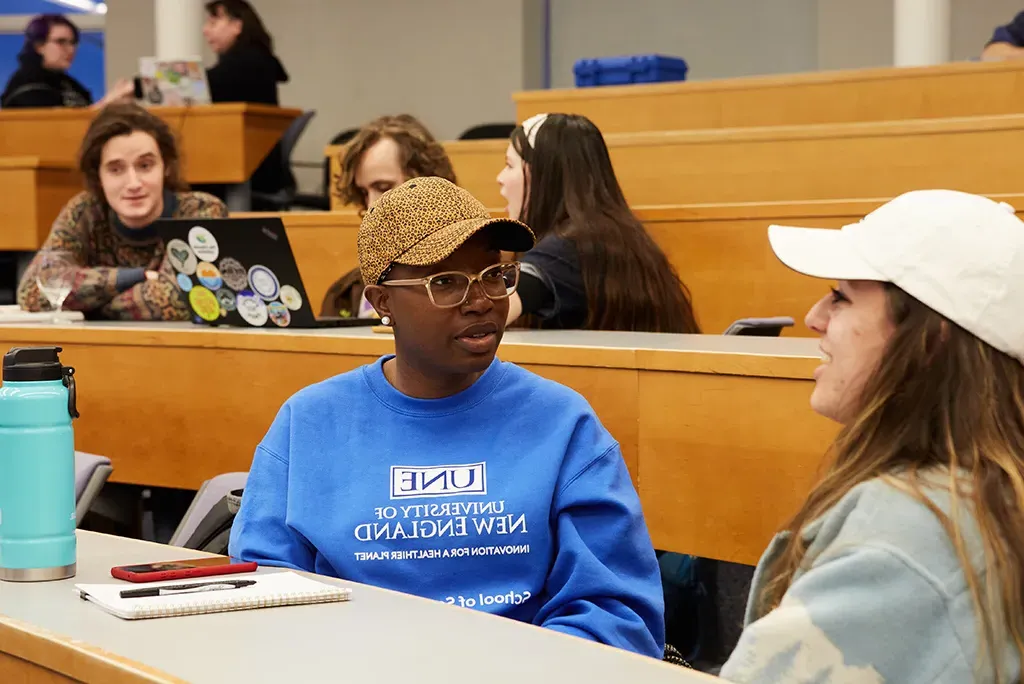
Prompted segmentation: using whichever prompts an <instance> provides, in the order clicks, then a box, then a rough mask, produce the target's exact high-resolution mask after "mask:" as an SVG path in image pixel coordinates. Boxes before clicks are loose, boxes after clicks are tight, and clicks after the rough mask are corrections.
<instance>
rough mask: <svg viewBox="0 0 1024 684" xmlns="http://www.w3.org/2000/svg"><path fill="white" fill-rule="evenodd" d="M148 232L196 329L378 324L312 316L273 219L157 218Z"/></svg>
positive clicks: (284, 240)
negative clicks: (159, 244)
mask: <svg viewBox="0 0 1024 684" xmlns="http://www.w3.org/2000/svg"><path fill="white" fill-rule="evenodd" d="M153 226H154V229H155V230H156V233H157V235H159V236H160V238H161V239H162V240H163V241H164V245H165V247H166V250H167V257H168V260H169V261H170V263H171V267H172V268H173V270H174V275H175V277H176V278H177V279H178V287H180V288H181V291H182V292H183V293H184V296H185V298H186V300H187V301H188V304H189V307H190V308H191V310H192V320H193V322H194V323H196V324H199V325H229V326H237V327H243V328H245V327H248V328H271V329H273V328H328V327H348V326H366V325H373V324H375V323H376V322H377V319H375V318H357V317H352V318H342V317H317V316H316V315H315V314H314V313H313V307H312V305H311V303H310V301H309V296H308V295H307V293H306V288H305V287H304V286H303V284H302V277H301V276H300V275H299V268H298V265H297V264H296V263H295V255H294V254H293V253H292V248H291V245H290V244H289V243H288V234H287V233H286V232H285V229H284V223H282V221H281V219H280V218H278V217H276V216H268V217H259V218H221V219H200V218H189V219H159V220H158V221H156V222H155V223H154V224H153Z"/></svg>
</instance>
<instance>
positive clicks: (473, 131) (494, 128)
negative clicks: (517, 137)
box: [459, 123, 516, 140]
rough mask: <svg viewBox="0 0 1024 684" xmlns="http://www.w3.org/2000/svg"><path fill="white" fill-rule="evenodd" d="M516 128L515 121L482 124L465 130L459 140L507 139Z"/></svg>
mask: <svg viewBox="0 0 1024 684" xmlns="http://www.w3.org/2000/svg"><path fill="white" fill-rule="evenodd" d="M514 130H516V125H515V124H514V123H488V124H480V125H478V126H473V127H472V128H467V129H466V130H465V131H463V133H462V135H460V136H459V140H507V139H508V138H509V136H511V135H512V131H514Z"/></svg>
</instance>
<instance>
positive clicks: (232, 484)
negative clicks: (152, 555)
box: [169, 472, 249, 546]
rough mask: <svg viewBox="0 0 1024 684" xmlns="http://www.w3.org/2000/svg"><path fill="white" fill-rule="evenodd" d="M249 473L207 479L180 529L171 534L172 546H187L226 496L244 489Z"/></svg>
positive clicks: (189, 508)
mask: <svg viewBox="0 0 1024 684" xmlns="http://www.w3.org/2000/svg"><path fill="white" fill-rule="evenodd" d="M248 477H249V473H247V472H245V473H224V474H222V475H218V476H217V477H214V478H212V479H210V480H207V481H206V482H204V483H203V484H202V486H201V487H200V488H199V491H198V492H196V496H195V498H194V499H192V504H191V505H190V506H189V507H188V510H187V511H185V516H184V517H183V518H182V519H181V522H180V523H179V524H178V529H176V530H175V531H174V534H173V535H171V541H170V542H169V543H170V545H171V546H186V545H187V544H188V541H189V539H190V538H191V537H192V534H193V533H194V532H195V531H196V529H198V528H199V526H200V525H201V524H202V523H203V520H204V519H205V518H206V517H207V516H208V515H209V514H210V513H211V511H213V510H214V509H215V508H216V507H217V504H219V503H220V502H221V501H222V500H223V499H224V497H226V496H227V495H228V494H230V493H231V491H232V490H235V489H244V488H245V481H246V480H247V479H248Z"/></svg>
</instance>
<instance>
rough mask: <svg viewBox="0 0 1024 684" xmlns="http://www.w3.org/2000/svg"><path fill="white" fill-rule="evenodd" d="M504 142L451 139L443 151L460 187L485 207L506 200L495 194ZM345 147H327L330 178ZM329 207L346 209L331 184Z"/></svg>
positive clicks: (503, 203) (503, 204) (498, 193)
mask: <svg viewBox="0 0 1024 684" xmlns="http://www.w3.org/2000/svg"><path fill="white" fill-rule="evenodd" d="M506 148H508V141H506V140H452V141H449V142H446V143H444V149H445V151H446V152H447V153H448V157H449V158H450V159H451V162H452V169H453V170H454V171H455V178H456V180H457V181H458V183H459V185H460V186H462V187H464V188H465V189H466V190H469V192H470V193H471V194H472V195H473V197H476V198H477V199H478V200H480V201H481V202H483V204H484V206H487V207H504V206H505V200H504V199H503V198H502V196H501V193H500V192H498V172H499V171H501V169H502V167H503V166H504V164H505V150H506ZM344 152H345V146H344V145H328V146H327V147H326V148H325V149H324V155H325V156H327V157H328V158H329V159H330V160H331V178H332V179H334V178H337V177H338V175H339V174H340V169H341V157H342V155H343V154H344ZM330 196H331V208H332V209H335V210H337V209H347V208H350V207H346V206H345V205H344V204H342V202H341V199H340V198H339V197H338V195H337V193H336V192H335V191H334V181H333V180H332V181H331V191H330Z"/></svg>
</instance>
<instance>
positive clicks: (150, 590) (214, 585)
mask: <svg viewBox="0 0 1024 684" xmlns="http://www.w3.org/2000/svg"><path fill="white" fill-rule="evenodd" d="M254 584H256V580H222V581H220V582H199V583H197V584H176V585H170V586H166V587H146V588H144V589H125V590H124V591H122V592H121V598H148V597H151V596H177V595H178V594H198V593H200V592H203V591H224V590H226V589H241V588H242V587H251V586H252V585H254Z"/></svg>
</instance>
